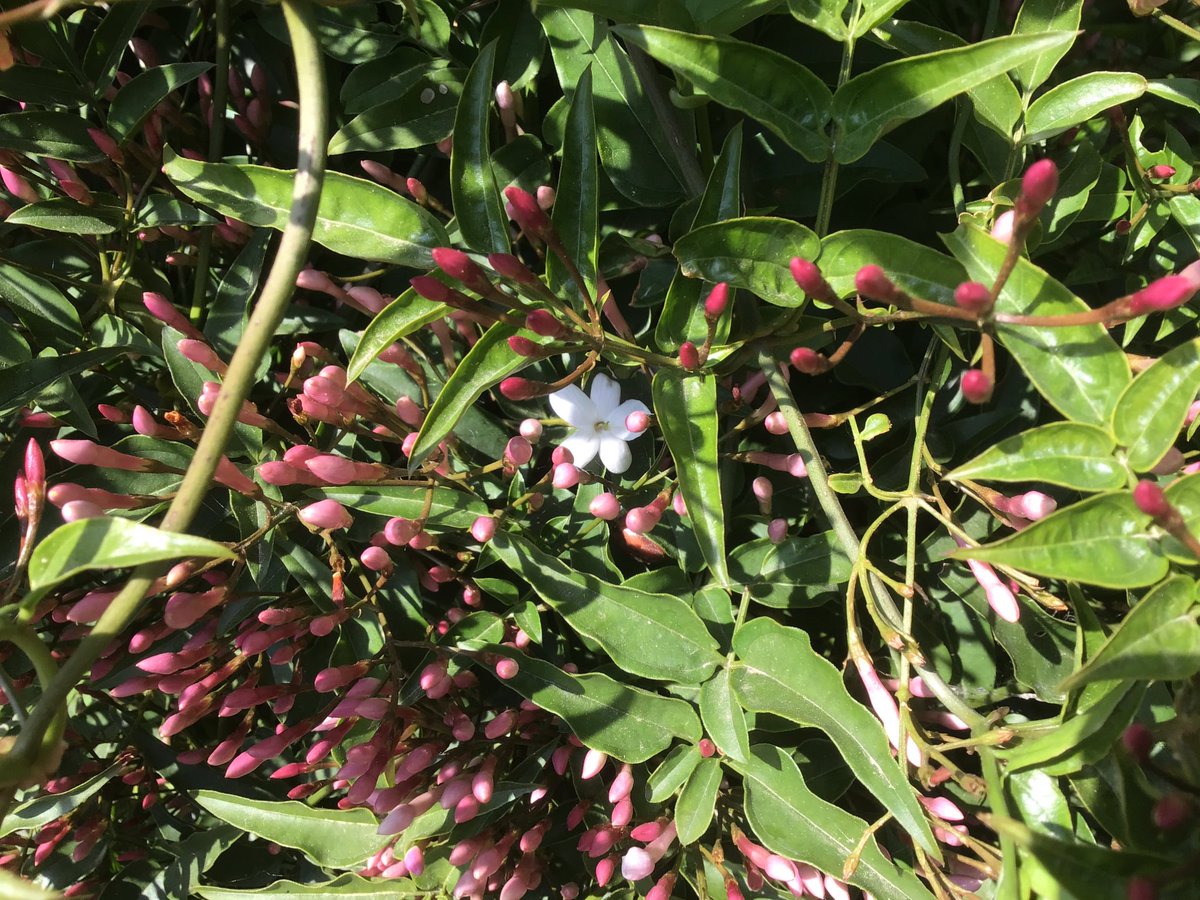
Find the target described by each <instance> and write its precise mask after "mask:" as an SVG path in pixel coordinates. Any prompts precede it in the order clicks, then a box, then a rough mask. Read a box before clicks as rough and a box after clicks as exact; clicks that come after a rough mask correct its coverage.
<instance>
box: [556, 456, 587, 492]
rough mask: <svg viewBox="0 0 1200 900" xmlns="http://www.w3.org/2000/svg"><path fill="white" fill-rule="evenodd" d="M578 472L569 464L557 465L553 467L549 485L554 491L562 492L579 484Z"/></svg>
mask: <svg viewBox="0 0 1200 900" xmlns="http://www.w3.org/2000/svg"><path fill="white" fill-rule="evenodd" d="M580 474H581V473H580V471H579V469H578V468H576V467H575V466H574V465H572V464H571V463H559V464H558V465H557V466H555V467H554V475H553V477H552V479H551V483H552V484H553V485H554V489H555V490H559V491H563V490H568V489H570V488H573V487H575V485H577V484H579V478H580Z"/></svg>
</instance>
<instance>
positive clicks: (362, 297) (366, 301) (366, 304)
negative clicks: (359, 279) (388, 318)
mask: <svg viewBox="0 0 1200 900" xmlns="http://www.w3.org/2000/svg"><path fill="white" fill-rule="evenodd" d="M345 292H346V296H347V297H350V298H351V299H353V301H354V302H355V303H357V304H358V305H359V306H361V307H362V308H363V310H364V311H365V312H366V313H367V314H368V315H372V316H377V315H379V314H380V313H381V312H383V311H384V309H386V308H387V305H388V303H389V302H390V300H389V298H387V297H385V296H384V295H383V294H381V293H379V291H377V290H375V288H373V287H371V286H370V285H367V284H354V285H347V286H346V287H345Z"/></svg>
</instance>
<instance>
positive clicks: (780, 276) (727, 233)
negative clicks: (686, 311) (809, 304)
mask: <svg viewBox="0 0 1200 900" xmlns="http://www.w3.org/2000/svg"><path fill="white" fill-rule="evenodd" d="M819 250H820V240H819V239H818V238H817V236H816V234H814V233H813V232H812V231H811V230H810V229H808V228H806V227H805V226H803V225H801V224H799V223H798V222H793V221H791V220H790V219H774V218H770V217H767V216H747V217H745V218H741V219H729V220H727V221H724V222H717V223H715V224H713V225H705V226H702V227H700V228H697V229H696V230H695V231H692V232H689V233H688V234H686V235H684V236H683V237H682V238H680V239H679V240H678V241H676V242H675V247H674V253H675V257H676V258H677V259H678V260H679V266H680V269H681V270H682V271H683V274H685V275H687V276H688V277H689V278H703V279H704V280H705V281H708V282H712V283H716V282H719V281H725V282H728V283H729V285H730V286H732V287H740V288H745V289H746V290H748V291H750V292H751V293H752V294H754V295H756V296H758V297H761V298H762V299H763V300H766V301H767V302H768V303H773V304H775V305H776V306H787V307H795V306H799V305H800V304H801V303H803V302H804V294H803V293H802V292H801V290H800V289H799V288H798V287H796V282H795V280H794V279H793V278H792V273H791V270H790V269H789V268H788V264H789V262H790V260H791V258H792V257H793V256H802V257H804V258H805V259H815V258H816V256H817V253H818V252H819Z"/></svg>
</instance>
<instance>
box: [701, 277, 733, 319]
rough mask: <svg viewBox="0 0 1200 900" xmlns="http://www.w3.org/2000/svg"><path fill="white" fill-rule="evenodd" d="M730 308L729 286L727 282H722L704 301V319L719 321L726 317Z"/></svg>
mask: <svg viewBox="0 0 1200 900" xmlns="http://www.w3.org/2000/svg"><path fill="white" fill-rule="evenodd" d="M728 308H729V285H728V284H726V283H725V282H723V281H722V282H720V283H719V284H718V285H717V286H716V287H714V288H713V289H712V290H711V291H709V293H708V297H706V298H705V300H704V317H705V318H706V319H713V320H716V319H719V318H721V316H723V315H725V310H726V309H728Z"/></svg>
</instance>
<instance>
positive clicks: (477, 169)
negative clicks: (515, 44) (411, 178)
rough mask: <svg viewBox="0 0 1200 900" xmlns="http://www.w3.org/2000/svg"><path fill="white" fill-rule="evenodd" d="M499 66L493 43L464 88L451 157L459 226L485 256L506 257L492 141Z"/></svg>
mask: <svg viewBox="0 0 1200 900" xmlns="http://www.w3.org/2000/svg"><path fill="white" fill-rule="evenodd" d="M495 62H496V42H495V41H493V42H492V43H490V44H488V45H487V46H486V47H484V48H483V49H482V50H480V51H479V56H477V57H476V58H475V63H474V64H473V65H472V66H471V70H470V72H468V73H467V80H466V82H464V83H463V92H462V97H461V98H460V99H459V101H458V111H457V113H456V114H455V116H454V138H453V141H454V143H453V148H452V150H451V153H450V194H451V196H452V197H453V199H454V214H455V222H457V223H458V230H459V233H460V234H461V235H462V238H463V241H464V242H465V243H466V245H467V246H468V247H471V248H472V249H474V250H478V251H480V252H481V253H506V252H508V249H509V243H508V217H507V216H505V215H504V207H503V205H502V204H501V202H500V190H499V188H498V186H497V185H496V176H495V174H494V173H493V172H492V162H491V158H492V147H491V138H490V136H489V133H490V127H491V116H490V114H489V113H490V110H491V104H492V94H493V93H494V91H495V88H496V86H495V84H494V83H493V82H492V67H493V65H494V64H495Z"/></svg>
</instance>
